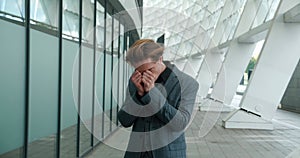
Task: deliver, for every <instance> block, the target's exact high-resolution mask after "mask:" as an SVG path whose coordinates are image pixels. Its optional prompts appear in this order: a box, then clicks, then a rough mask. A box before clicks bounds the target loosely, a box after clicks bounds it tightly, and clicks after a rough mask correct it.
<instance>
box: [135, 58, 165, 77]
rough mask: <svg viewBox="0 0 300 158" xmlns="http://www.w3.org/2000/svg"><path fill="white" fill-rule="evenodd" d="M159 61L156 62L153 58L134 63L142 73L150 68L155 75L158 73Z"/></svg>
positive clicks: (136, 68)
mask: <svg viewBox="0 0 300 158" xmlns="http://www.w3.org/2000/svg"><path fill="white" fill-rule="evenodd" d="M158 62H159V61H157V62H154V61H152V60H144V61H141V62H139V63H138V64H136V65H134V66H135V70H137V71H139V72H140V73H141V74H143V73H144V72H145V71H147V70H149V71H151V72H152V73H153V74H154V75H158V73H159V72H158V66H159V64H158Z"/></svg>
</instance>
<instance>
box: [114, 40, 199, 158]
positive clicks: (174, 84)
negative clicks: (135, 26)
mask: <svg viewBox="0 0 300 158" xmlns="http://www.w3.org/2000/svg"><path fill="white" fill-rule="evenodd" d="M163 51H164V48H163V47H162V46H161V45H159V44H157V43H155V42H154V41H153V40H151V39H142V40H138V41H136V42H135V43H134V44H133V45H132V46H131V47H130V49H129V51H128V52H127V55H126V61H127V62H128V63H129V64H131V65H132V66H133V67H134V68H135V71H134V73H133V74H132V76H131V78H130V80H129V84H128V89H127V93H126V99H125V102H124V105H123V106H122V108H121V109H120V111H119V112H118V119H119V121H120V123H121V124H122V125H123V126H124V127H131V126H133V127H132V132H131V135H130V140H129V144H128V147H127V151H126V153H125V156H124V157H125V158H148V157H149V158H152V157H153V158H176V157H178V158H185V157H186V142H185V136H184V130H185V128H186V126H187V125H188V123H189V121H190V118H191V114H192V111H193V107H194V103H195V98H196V93H197V90H198V83H197V82H196V81H195V80H194V79H193V78H192V77H190V76H188V75H187V74H185V73H183V72H181V71H180V70H179V69H178V68H177V67H176V66H175V65H173V64H171V63H170V62H167V61H163V58H162V55H163Z"/></svg>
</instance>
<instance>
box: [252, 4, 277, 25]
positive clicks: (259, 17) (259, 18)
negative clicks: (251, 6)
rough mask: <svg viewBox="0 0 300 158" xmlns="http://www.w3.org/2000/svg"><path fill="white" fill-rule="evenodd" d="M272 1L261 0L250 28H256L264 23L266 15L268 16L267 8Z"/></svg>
mask: <svg viewBox="0 0 300 158" xmlns="http://www.w3.org/2000/svg"><path fill="white" fill-rule="evenodd" d="M272 1H273V0H262V2H261V4H260V7H259V8H258V11H257V14H256V17H255V19H254V22H253V25H252V28H255V27H257V26H259V25H261V24H262V23H263V22H264V20H265V18H266V16H267V14H268V11H269V8H270V6H271V4H272Z"/></svg>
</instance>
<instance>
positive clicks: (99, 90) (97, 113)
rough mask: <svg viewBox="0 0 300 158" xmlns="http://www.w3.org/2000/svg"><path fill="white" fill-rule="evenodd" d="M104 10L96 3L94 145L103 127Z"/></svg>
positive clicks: (99, 137)
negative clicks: (96, 47)
mask: <svg viewBox="0 0 300 158" xmlns="http://www.w3.org/2000/svg"><path fill="white" fill-rule="evenodd" d="M103 11H104V8H103V7H102V5H100V4H99V2H98V1H97V15H96V16H97V18H96V20H97V21H96V25H97V30H96V40H97V42H96V43H97V46H98V48H99V49H97V55H96V61H97V62H96V79H95V89H96V94H95V95H96V96H95V109H94V132H93V133H94V144H96V143H97V142H98V141H99V140H100V139H101V138H102V125H103V119H102V116H103V110H102V107H103V93H104V88H103V76H104V71H103V67H104V55H103V45H104V12H103Z"/></svg>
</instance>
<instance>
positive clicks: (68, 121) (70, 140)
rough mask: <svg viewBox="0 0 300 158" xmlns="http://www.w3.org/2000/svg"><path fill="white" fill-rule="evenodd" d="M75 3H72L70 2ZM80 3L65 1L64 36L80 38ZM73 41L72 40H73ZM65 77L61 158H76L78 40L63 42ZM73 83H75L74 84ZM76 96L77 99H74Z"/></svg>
mask: <svg viewBox="0 0 300 158" xmlns="http://www.w3.org/2000/svg"><path fill="white" fill-rule="evenodd" d="M71 1H72V2H73V3H70V2H71ZM78 3H79V1H73V0H64V1H63V8H65V9H64V12H63V34H66V35H69V36H68V38H69V37H77V38H78V37H79V31H78V29H79V16H78V15H79V12H78V11H79V4H78ZM71 39H72V38H71ZM62 44H63V48H62V54H63V65H62V69H63V72H64V73H63V75H62V86H63V87H62V98H63V99H62V107H61V137H60V155H61V157H76V140H77V126H78V125H77V112H78V110H77V109H78V107H77V106H78V104H77V102H78V85H79V84H78V75H79V73H78V72H79V68H78V66H79V59H78V57H79V56H78V55H79V44H78V40H76V41H70V40H65V39H64V40H63V41H62ZM72 81H73V82H72ZM74 96H75V97H74Z"/></svg>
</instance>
